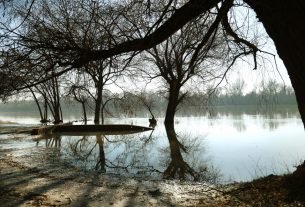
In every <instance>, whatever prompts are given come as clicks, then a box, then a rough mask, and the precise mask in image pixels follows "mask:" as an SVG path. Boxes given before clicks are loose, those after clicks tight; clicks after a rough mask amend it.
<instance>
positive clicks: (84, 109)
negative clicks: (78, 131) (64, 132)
mask: <svg viewBox="0 0 305 207" xmlns="http://www.w3.org/2000/svg"><path fill="white" fill-rule="evenodd" d="M81 104H82V108H83V115H84V123H85V124H87V111H86V103H85V102H81Z"/></svg>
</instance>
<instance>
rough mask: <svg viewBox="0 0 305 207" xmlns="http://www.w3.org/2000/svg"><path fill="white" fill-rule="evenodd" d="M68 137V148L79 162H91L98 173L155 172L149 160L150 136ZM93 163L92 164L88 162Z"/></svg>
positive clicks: (151, 140) (151, 138) (151, 139)
mask: <svg viewBox="0 0 305 207" xmlns="http://www.w3.org/2000/svg"><path fill="white" fill-rule="evenodd" d="M92 138H93V137H90V136H83V137H81V138H79V139H77V138H76V139H75V137H74V139H70V140H69V143H68V148H67V150H69V151H70V152H71V155H72V156H73V157H74V158H76V159H77V160H78V161H83V162H86V163H87V164H89V165H90V163H95V164H94V169H95V170H100V171H101V172H106V171H109V172H111V171H113V172H115V173H121V174H123V173H136V174H139V173H141V174H143V173H144V174H147V173H152V172H158V170H156V169H154V167H153V166H152V165H150V164H149V163H148V161H147V160H148V157H149V153H148V152H149V149H148V148H150V147H151V146H152V145H151V143H152V142H153V138H154V137H153V136H152V133H151V134H150V135H149V136H137V135H135V134H133V135H117V136H114V135H109V136H108V135H107V136H106V135H96V136H95V138H96V141H93V139H92ZM91 166H92V164H91Z"/></svg>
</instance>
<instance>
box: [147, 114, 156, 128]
mask: <svg viewBox="0 0 305 207" xmlns="http://www.w3.org/2000/svg"><path fill="white" fill-rule="evenodd" d="M148 120H149V127H152V128H155V126H156V125H157V120H156V119H155V117H154V116H153V117H152V118H151V119H148Z"/></svg>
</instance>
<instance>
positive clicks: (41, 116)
mask: <svg viewBox="0 0 305 207" xmlns="http://www.w3.org/2000/svg"><path fill="white" fill-rule="evenodd" d="M29 89H30V91H31V93H32V95H33V98H34V101H35V103H36V105H37V108H38V110H39V115H40V122H45V121H46V120H44V118H43V114H42V110H41V107H40V104H39V101H38V99H37V97H36V95H35V93H34V91H33V90H32V89H31V88H29Z"/></svg>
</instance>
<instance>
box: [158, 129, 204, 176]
mask: <svg viewBox="0 0 305 207" xmlns="http://www.w3.org/2000/svg"><path fill="white" fill-rule="evenodd" d="M165 128H166V133H167V137H168V141H169V147H170V156H171V161H170V163H169V165H168V167H167V168H166V170H165V171H164V173H163V177H164V178H165V179H168V178H177V177H178V178H179V179H185V177H186V176H187V175H188V174H189V175H190V176H192V177H193V178H194V180H197V179H198V174H197V173H196V172H195V171H194V170H193V169H192V168H191V167H190V166H189V165H188V164H187V163H186V162H185V161H184V160H183V157H182V154H181V150H183V151H184V152H186V148H185V147H184V146H183V145H182V144H181V143H180V142H179V141H178V139H177V134H176V132H175V129H174V126H173V125H165Z"/></svg>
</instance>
